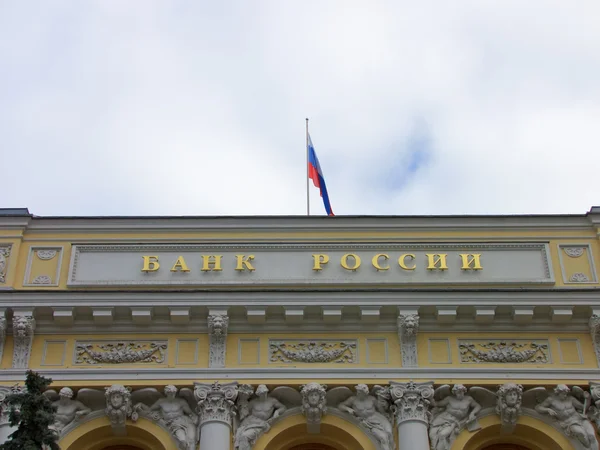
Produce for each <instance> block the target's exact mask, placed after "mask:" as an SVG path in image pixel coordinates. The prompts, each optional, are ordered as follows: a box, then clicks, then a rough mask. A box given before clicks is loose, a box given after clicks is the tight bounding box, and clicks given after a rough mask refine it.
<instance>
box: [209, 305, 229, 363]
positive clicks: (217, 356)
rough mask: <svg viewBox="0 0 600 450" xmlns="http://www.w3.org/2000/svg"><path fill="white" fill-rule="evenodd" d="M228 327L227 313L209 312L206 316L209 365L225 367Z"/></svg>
mask: <svg viewBox="0 0 600 450" xmlns="http://www.w3.org/2000/svg"><path fill="white" fill-rule="evenodd" d="M228 328H229V317H227V315H225V314H210V315H209V316H208V335H209V338H210V351H209V360H208V366H209V367H225V354H226V351H227V329H228Z"/></svg>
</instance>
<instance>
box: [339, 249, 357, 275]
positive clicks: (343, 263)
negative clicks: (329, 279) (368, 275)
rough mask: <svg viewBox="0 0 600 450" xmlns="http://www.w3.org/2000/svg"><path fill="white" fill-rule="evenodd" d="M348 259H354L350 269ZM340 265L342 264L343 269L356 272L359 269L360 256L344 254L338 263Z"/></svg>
mask: <svg viewBox="0 0 600 450" xmlns="http://www.w3.org/2000/svg"><path fill="white" fill-rule="evenodd" d="M348 258H353V259H354V267H350V266H349V265H348ZM340 263H341V264H342V267H343V268H344V269H346V270H352V271H356V269H358V268H359V267H360V256H358V255H355V254H354V253H346V254H345V255H344V256H342V260H341V261H340Z"/></svg>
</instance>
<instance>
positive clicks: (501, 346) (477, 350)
mask: <svg viewBox="0 0 600 450" xmlns="http://www.w3.org/2000/svg"><path fill="white" fill-rule="evenodd" d="M458 349H459V354H460V362H462V363H500V364H521V363H528V364H548V363H549V362H550V357H549V351H548V341H528V340H511V341H499V340H498V341H491V340H490V341H488V340H473V341H459V344H458Z"/></svg>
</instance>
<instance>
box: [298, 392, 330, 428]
mask: <svg viewBox="0 0 600 450" xmlns="http://www.w3.org/2000/svg"><path fill="white" fill-rule="evenodd" d="M326 391H327V386H326V385H325V386H324V385H321V384H319V383H308V384H305V385H304V386H302V389H301V390H300V394H301V395H302V414H304V416H305V417H306V422H307V425H308V432H309V433H312V434H317V433H319V431H320V428H321V427H320V425H321V417H322V416H323V414H326V413H327V407H326V406H325V404H326V402H327V400H326V398H325V392H326Z"/></svg>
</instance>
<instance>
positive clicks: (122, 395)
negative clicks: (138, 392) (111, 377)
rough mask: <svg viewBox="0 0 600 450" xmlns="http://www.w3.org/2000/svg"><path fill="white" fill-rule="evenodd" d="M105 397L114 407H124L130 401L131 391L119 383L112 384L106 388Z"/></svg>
mask: <svg viewBox="0 0 600 450" xmlns="http://www.w3.org/2000/svg"><path fill="white" fill-rule="evenodd" d="M105 397H106V400H107V403H108V404H109V405H110V406H111V407H112V408H114V409H121V408H122V407H124V406H125V407H126V406H127V403H128V402H129V401H130V397H131V393H130V391H129V389H127V388H126V387H124V386H121V385H119V384H113V385H112V386H111V387H108V388H106V391H105Z"/></svg>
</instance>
